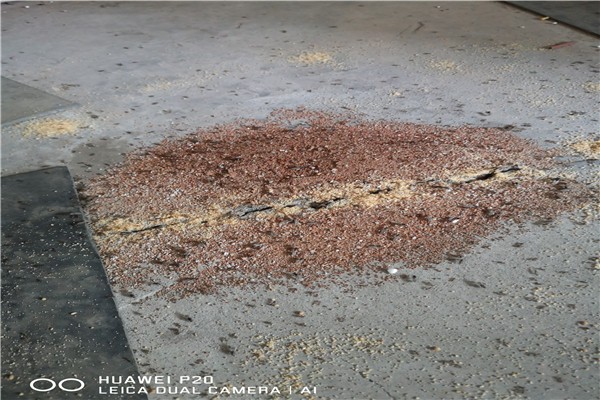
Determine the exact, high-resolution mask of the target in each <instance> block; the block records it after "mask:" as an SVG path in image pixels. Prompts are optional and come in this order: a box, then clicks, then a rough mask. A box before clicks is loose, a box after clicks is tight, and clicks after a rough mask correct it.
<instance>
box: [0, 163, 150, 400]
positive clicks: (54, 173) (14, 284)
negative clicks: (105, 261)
mask: <svg viewBox="0 0 600 400" xmlns="http://www.w3.org/2000/svg"><path fill="white" fill-rule="evenodd" d="M137 374H138V372H137V367H136V365H135V360H134V358H133V354H132V352H131V349H130V348H129V346H128V343H127V338H126V336H125V332H124V330H123V326H122V323H121V319H120V318H119V314H118V312H117V308H116V306H115V303H114V300H113V296H112V292H111V289H110V286H109V284H108V281H107V279H106V274H105V272H104V268H103V266H102V263H101V261H100V258H99V257H98V254H97V253H96V250H95V248H94V246H93V244H92V242H91V240H90V236H89V233H88V230H87V228H86V225H85V222H84V219H83V215H82V211H81V208H80V205H79V201H78V199H77V195H76V192H75V190H74V187H73V181H72V178H71V175H70V174H69V171H68V169H67V168H65V167H56V168H49V169H44V170H39V171H34V172H28V173H22V174H17V175H12V176H7V177H3V178H2V398H3V399H7V400H8V399H23V398H25V399H38V398H39V399H69V398H85V399H96V398H102V399H107V398H109V399H120V398H127V399H145V398H146V396H145V395H128V394H123V393H118V394H114V395H111V394H108V393H107V394H102V393H100V392H101V391H104V392H106V391H107V390H108V387H107V385H100V384H99V377H100V376H104V377H105V376H122V377H127V376H137ZM38 378H43V379H42V380H38V381H36V382H35V383H34V385H33V386H34V387H35V388H36V389H38V390H42V391H35V390H34V389H32V387H31V382H32V380H35V379H38ZM65 379H66V381H63V380H65ZM61 382H62V384H61ZM54 384H56V387H54V388H53V389H52V390H48V391H44V390H47V389H50V388H52V387H53V386H54ZM82 385H85V386H84V387H83V388H82V389H81V390H76V389H78V388H79V387H81V386H82ZM102 386H104V387H102ZM65 389H66V390H65ZM119 391H120V390H119Z"/></svg>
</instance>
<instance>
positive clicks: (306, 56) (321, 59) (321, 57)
mask: <svg viewBox="0 0 600 400" xmlns="http://www.w3.org/2000/svg"><path fill="white" fill-rule="evenodd" d="M288 60H289V61H290V62H292V63H295V64H305V65H314V64H329V63H332V62H333V57H332V55H331V54H329V53H326V52H323V51H312V52H310V51H307V52H303V53H300V54H299V55H297V56H294V57H290V58H289V59H288Z"/></svg>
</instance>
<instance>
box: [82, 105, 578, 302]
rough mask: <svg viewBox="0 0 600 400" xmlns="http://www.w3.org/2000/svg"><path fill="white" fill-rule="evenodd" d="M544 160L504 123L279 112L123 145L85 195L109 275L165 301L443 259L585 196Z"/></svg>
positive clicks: (550, 214)
mask: <svg viewBox="0 0 600 400" xmlns="http://www.w3.org/2000/svg"><path fill="white" fill-rule="evenodd" d="M552 165H553V160H552V153H551V152H548V151H545V150H542V149H540V148H538V147H536V146H534V145H533V144H532V143H530V142H527V141H525V140H523V139H520V138H518V137H516V136H515V135H513V134H512V133H510V132H507V131H505V130H501V129H485V128H474V127H454V128H447V127H439V126H428V125H416V124H408V123H397V122H387V121H365V120H360V119H358V118H356V117H352V116H349V115H333V114H328V113H322V112H314V111H306V110H302V109H300V110H295V111H292V110H280V111H277V112H274V113H273V115H272V116H271V117H270V118H268V119H267V120H261V121H258V120H242V121H237V122H235V123H232V124H229V125H221V126H216V127H214V128H211V129H204V130H201V131H199V132H197V133H195V134H192V135H189V136H187V137H185V138H183V139H178V140H167V141H164V142H162V143H160V144H159V145H157V146H155V147H153V148H150V149H146V150H144V151H141V152H138V153H135V154H131V155H129V156H128V157H127V159H126V160H125V162H124V163H123V164H122V165H119V166H118V167H116V168H114V169H113V170H111V171H110V172H109V173H107V174H106V175H104V176H102V177H99V178H96V179H94V180H93V181H92V182H90V184H89V185H88V186H87V187H86V188H85V190H83V192H82V196H84V197H85V198H86V199H87V211H88V213H89V215H90V217H91V220H92V224H93V228H94V232H95V239H96V241H97V243H98V245H99V248H100V252H101V255H102V257H103V260H104V263H105V266H106V268H107V271H108V274H109V277H110V279H111V281H113V282H114V283H115V284H117V285H121V286H125V287H129V286H139V285H144V284H147V283H149V282H151V281H152V280H154V279H156V278H160V277H169V278H170V279H173V280H174V281H175V283H174V284H173V285H171V286H169V287H168V288H166V289H165V291H164V292H165V294H167V293H168V295H170V296H175V297H177V296H184V295H186V294H189V293H198V292H202V293H207V292H212V291H215V290H218V289H219V288H222V287H225V286H246V285H248V284H274V283H285V282H286V280H288V279H293V280H294V281H295V282H296V281H297V282H301V283H303V284H305V285H309V286H310V285H319V284H325V283H328V282H331V281H332V278H334V277H337V276H341V275H343V274H345V273H348V272H361V271H365V270H367V269H373V268H375V269H377V268H381V265H385V264H387V263H396V262H403V263H404V265H406V266H407V267H411V268H412V267H419V266H425V265H429V264H432V263H438V262H440V261H442V260H444V259H445V258H449V259H455V258H457V257H460V254H462V253H464V252H466V251H468V249H469V248H470V247H472V246H473V244H474V243H476V242H477V240H478V238H480V237H482V236H485V235H487V234H489V233H490V232H492V231H493V230H494V229H497V228H498V227H499V225H500V224H501V223H503V222H506V221H516V222H520V221H524V220H527V219H535V220H546V219H550V218H553V217H555V216H556V215H557V214H558V213H561V212H564V211H567V210H570V209H573V208H574V207H576V206H577V205H579V204H581V203H582V202H584V201H585V200H586V199H587V198H588V196H589V193H588V190H587V189H586V187H585V186H584V185H582V184H579V183H577V182H574V181H572V180H568V179H564V178H553V177H550V176H549V175H548V173H546V172H544V171H546V170H548V169H549V168H550V167H552Z"/></svg>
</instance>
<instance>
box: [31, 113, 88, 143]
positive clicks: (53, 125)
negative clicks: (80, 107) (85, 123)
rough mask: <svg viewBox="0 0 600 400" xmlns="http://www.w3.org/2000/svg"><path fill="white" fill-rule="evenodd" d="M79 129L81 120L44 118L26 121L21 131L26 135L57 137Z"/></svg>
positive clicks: (70, 133)
mask: <svg viewBox="0 0 600 400" xmlns="http://www.w3.org/2000/svg"><path fill="white" fill-rule="evenodd" d="M78 129H79V122H78V121H76V120H72V119H62V118H44V119H41V120H37V121H34V122H28V123H24V124H23V125H22V128H21V132H22V134H23V136H25V137H38V138H46V137H57V136H63V135H72V134H74V133H75V132H77V130H78Z"/></svg>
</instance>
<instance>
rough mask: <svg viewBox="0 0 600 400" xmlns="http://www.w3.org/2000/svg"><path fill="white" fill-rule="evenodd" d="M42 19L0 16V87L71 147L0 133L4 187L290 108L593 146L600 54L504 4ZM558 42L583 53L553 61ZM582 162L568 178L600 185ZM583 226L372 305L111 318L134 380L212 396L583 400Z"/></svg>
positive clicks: (561, 224)
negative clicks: (49, 106)
mask: <svg viewBox="0 0 600 400" xmlns="http://www.w3.org/2000/svg"><path fill="white" fill-rule="evenodd" d="M40 4H41V5H37V4H35V3H28V4H27V5H25V4H24V3H13V4H3V5H2V30H3V32H2V45H3V46H2V62H3V75H5V76H7V77H8V78H11V79H14V80H16V81H19V82H22V83H24V84H27V85H30V86H32V87H36V88H38V89H41V90H45V91H47V92H49V93H53V94H56V95H59V96H60V97H63V98H65V99H68V100H70V101H73V102H76V103H79V104H81V105H82V107H81V108H80V109H77V110H69V111H66V112H64V113H61V114H59V115H57V116H55V117H56V118H63V119H65V120H69V121H76V122H77V123H78V126H79V129H78V131H77V132H75V133H74V134H65V135H58V134H57V135H55V137H48V135H45V136H42V137H36V135H35V133H33V134H32V133H31V132H32V130H31V129H27V127H26V126H23V125H15V126H13V127H11V128H10V129H4V130H3V138H2V139H3V146H2V164H3V165H2V168H3V173H14V172H20V171H26V170H32V169H36V168H40V167H42V166H46V165H67V166H68V167H69V168H70V169H71V171H72V173H73V174H74V175H75V176H76V178H77V179H78V180H79V181H81V182H82V184H85V182H86V181H87V179H88V178H90V177H92V176H94V175H96V174H101V173H103V172H104V171H105V170H106V168H108V167H109V166H112V165H114V164H115V163H116V162H118V161H120V160H121V159H122V154H123V153H125V152H128V151H130V150H132V149H135V148H138V147H140V146H144V145H150V144H152V143H155V142H158V141H160V140H162V139H163V138H165V137H170V136H182V135H184V134H186V133H190V132H193V131H194V130H195V129H196V128H198V127H207V126H210V125H213V124H215V123H222V122H228V121H231V120H232V119H235V118H237V117H248V118H263V117H265V116H266V115H268V114H269V113H270V112H271V111H272V110H273V109H277V108H294V107H296V106H307V107H310V108H314V109H321V110H331V111H339V110H344V109H350V110H353V111H355V112H358V113H362V114H364V115H365V116H366V117H368V118H385V119H393V120H397V121H406V122H422V123H432V124H443V125H463V124H471V125H477V126H486V127H490V126H506V125H513V126H514V127H515V129H516V130H517V131H518V134H519V135H520V136H521V137H524V138H528V139H532V140H533V141H534V142H535V143H537V144H538V145H540V146H543V147H546V148H552V147H564V146H565V144H566V143H567V142H569V141H573V140H583V139H585V140H597V135H598V133H597V127H598V120H597V101H598V93H599V90H600V88H599V83H598V65H597V64H598V40H597V39H595V38H593V37H591V36H586V35H584V34H582V33H580V32H578V31H574V30H571V29H569V28H566V27H564V26H561V25H560V24H553V23H552V22H549V21H543V20H540V19H539V18H538V17H536V16H534V15H531V14H529V13H526V12H523V11H520V10H517V9H514V8H511V7H510V6H507V5H504V4H499V3H487V2H486V3H454V2H452V3H429V2H428V3H310V4H306V3H303V4H299V3H231V4H228V3H166V2H165V3H52V4H50V3H40ZM25 7H27V8H25ZM50 37H51V38H52V40H42V38H50ZM560 42H575V43H573V44H572V45H570V46H567V47H561V48H557V49H554V50H548V49H544V48H545V47H546V46H550V45H553V44H556V43H560ZM23 133H29V134H28V135H25V136H24V135H23ZM50 136H52V135H50ZM584 158H593V157H582V156H578V155H576V154H575V155H573V156H572V157H570V158H568V159H567V162H568V163H567V164H565V165H564V166H563V167H562V168H563V171H562V172H564V173H568V174H571V175H573V176H574V177H576V178H577V179H579V180H583V181H588V182H590V185H591V186H594V185H597V182H598V164H597V161H584ZM584 214H585V213H583V212H582V213H577V214H575V215H565V216H563V217H561V218H560V219H558V220H557V221H555V222H552V223H549V224H547V225H543V224H538V225H523V226H507V227H506V229H505V230H503V231H502V232H499V233H498V234H497V235H496V236H494V237H492V238H487V239H485V240H483V242H482V243H481V244H480V245H479V247H478V248H476V249H475V250H474V251H472V252H471V253H469V254H467V255H465V256H464V257H463V258H462V262H460V263H456V262H455V263H451V262H445V263H441V264H438V265H437V266H436V267H434V268H430V269H427V270H423V269H420V270H403V269H400V271H398V273H397V274H396V275H395V277H396V276H397V279H395V280H392V281H390V282H386V283H384V284H382V285H379V286H374V285H372V284H370V278H369V277H368V276H367V277H365V278H364V279H360V280H359V279H357V278H348V279H356V282H355V286H356V288H355V290H352V291H346V290H345V289H341V288H337V287H331V288H328V289H326V290H322V289H317V290H312V291H307V289H304V288H301V287H300V288H298V290H296V291H288V290H287V289H285V290H284V289H282V288H278V287H275V288H273V289H272V291H265V292H254V291H247V290H236V291H232V292H231V293H229V294H228V295H227V296H221V295H198V296H194V297H188V298H186V299H184V300H180V301H177V302H167V301H165V300H163V299H161V298H158V297H156V296H155V295H153V292H151V291H143V292H137V291H133V292H128V291H123V292H122V293H117V301H118V306H119V309H120V313H121V315H122V317H123V319H124V324H125V329H126V331H127V334H128V336H129V340H130V342H131V346H132V348H133V349H134V353H135V354H136V357H137V362H138V364H139V366H140V369H141V371H142V373H147V374H154V375H169V376H172V377H174V379H178V377H180V376H187V375H211V376H214V381H215V384H214V385H213V386H216V387H217V388H218V389H217V390H220V388H221V387H224V386H225V385H227V384H229V385H231V386H234V387H237V388H242V387H248V386H268V387H269V388H272V385H281V388H282V395H281V397H287V396H289V395H288V394H286V393H287V390H288V389H287V388H288V387H290V386H292V389H293V390H292V391H293V392H294V394H293V395H291V396H290V397H291V398H302V397H310V394H305V395H301V394H299V393H298V392H299V391H300V390H301V388H302V387H304V386H306V387H309V391H311V390H312V388H313V387H316V390H317V394H316V395H315V394H312V396H313V397H315V398H319V399H321V398H323V399H391V398H394V399H401V398H421V399H441V398H445V399H462V398H530V399H566V398H571V399H593V398H597V397H598V396H599V395H600V393H599V391H598V386H597V378H598V372H599V371H598V328H597V323H598V290H597V287H598V278H597V271H598V235H597V232H598V230H599V225H600V224H599V223H598V219H597V217H594V216H593V215H592V216H591V217H590V215H584ZM382 273H385V272H382ZM158 289H160V287H157V288H156V290H158ZM131 296H134V297H131ZM171 386H176V385H174V384H173V385H171ZM193 386H194V385H192V384H189V383H188V384H187V385H186V384H183V385H178V387H179V391H181V390H182V388H183V387H186V388H191V387H193ZM196 386H197V387H198V388H199V389H200V390H201V391H206V390H207V386H209V385H196ZM249 390H250V389H248V391H249ZM150 397H151V398H156V399H160V398H182V399H184V398H191V397H192V396H188V395H186V394H172V395H160V394H154V395H152V394H151V395H150ZM210 397H215V396H214V395H209V398H210ZM225 397H226V396H225V395H222V396H221V398H225ZM232 398H236V399H238V398H239V399H243V398H268V396H265V395H236V396H232Z"/></svg>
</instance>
